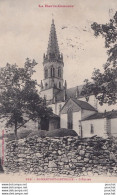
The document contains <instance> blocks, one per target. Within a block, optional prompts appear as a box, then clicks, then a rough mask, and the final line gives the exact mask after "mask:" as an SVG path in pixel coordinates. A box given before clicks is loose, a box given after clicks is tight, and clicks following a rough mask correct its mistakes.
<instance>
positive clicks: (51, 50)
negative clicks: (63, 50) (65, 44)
mask: <svg viewBox="0 0 117 195" xmlns="http://www.w3.org/2000/svg"><path fill="white" fill-rule="evenodd" d="M47 56H48V57H49V58H57V59H58V57H59V56H60V52H59V47H58V41H57V35H56V29H55V24H54V19H52V24H51V29H50V35H49V42H48V48H47Z"/></svg>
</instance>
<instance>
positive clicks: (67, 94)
mask: <svg viewBox="0 0 117 195" xmlns="http://www.w3.org/2000/svg"><path fill="white" fill-rule="evenodd" d="M82 88H83V85H80V86H76V87H72V88H69V89H66V91H65V89H63V90H61V91H59V92H58V93H56V102H61V101H64V100H65V99H66V100H67V99H69V98H76V97H77V98H80V97H82V94H81V92H82Z"/></svg>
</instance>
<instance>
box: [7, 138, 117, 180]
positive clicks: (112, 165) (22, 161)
mask: <svg viewBox="0 0 117 195" xmlns="http://www.w3.org/2000/svg"><path fill="white" fill-rule="evenodd" d="M116 165H117V142H116V140H111V139H107V140H106V139H102V138H85V139H79V138H78V137H65V138H44V139H42V138H39V137H38V136H34V137H30V138H27V139H22V140H18V141H11V142H8V143H7V146H6V161H5V164H4V171H5V173H10V172H11V173H16V172H18V173H19V172H20V173H22V172H25V173H28V174H30V173H32V174H36V175H46V176H47V175H48V174H54V175H56V176H60V175H61V176H62V175H67V177H68V176H70V177H71V176H83V175H92V174H94V175H107V176H111V175H114V176H117V166H116Z"/></svg>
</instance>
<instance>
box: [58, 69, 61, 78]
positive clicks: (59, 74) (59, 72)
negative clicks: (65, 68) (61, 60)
mask: <svg viewBox="0 0 117 195" xmlns="http://www.w3.org/2000/svg"><path fill="white" fill-rule="evenodd" d="M58 77H61V68H60V67H59V68H58Z"/></svg>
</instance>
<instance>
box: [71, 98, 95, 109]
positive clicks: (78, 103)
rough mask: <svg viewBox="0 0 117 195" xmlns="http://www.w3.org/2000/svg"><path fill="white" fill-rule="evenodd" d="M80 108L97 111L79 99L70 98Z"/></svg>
mask: <svg viewBox="0 0 117 195" xmlns="http://www.w3.org/2000/svg"><path fill="white" fill-rule="evenodd" d="M71 99H72V100H73V101H74V102H75V103H76V104H77V105H78V106H79V107H80V108H82V109H84V110H91V111H97V110H96V109H95V108H94V107H93V106H91V105H90V104H89V103H87V102H85V101H81V100H77V99H75V98H71Z"/></svg>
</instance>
